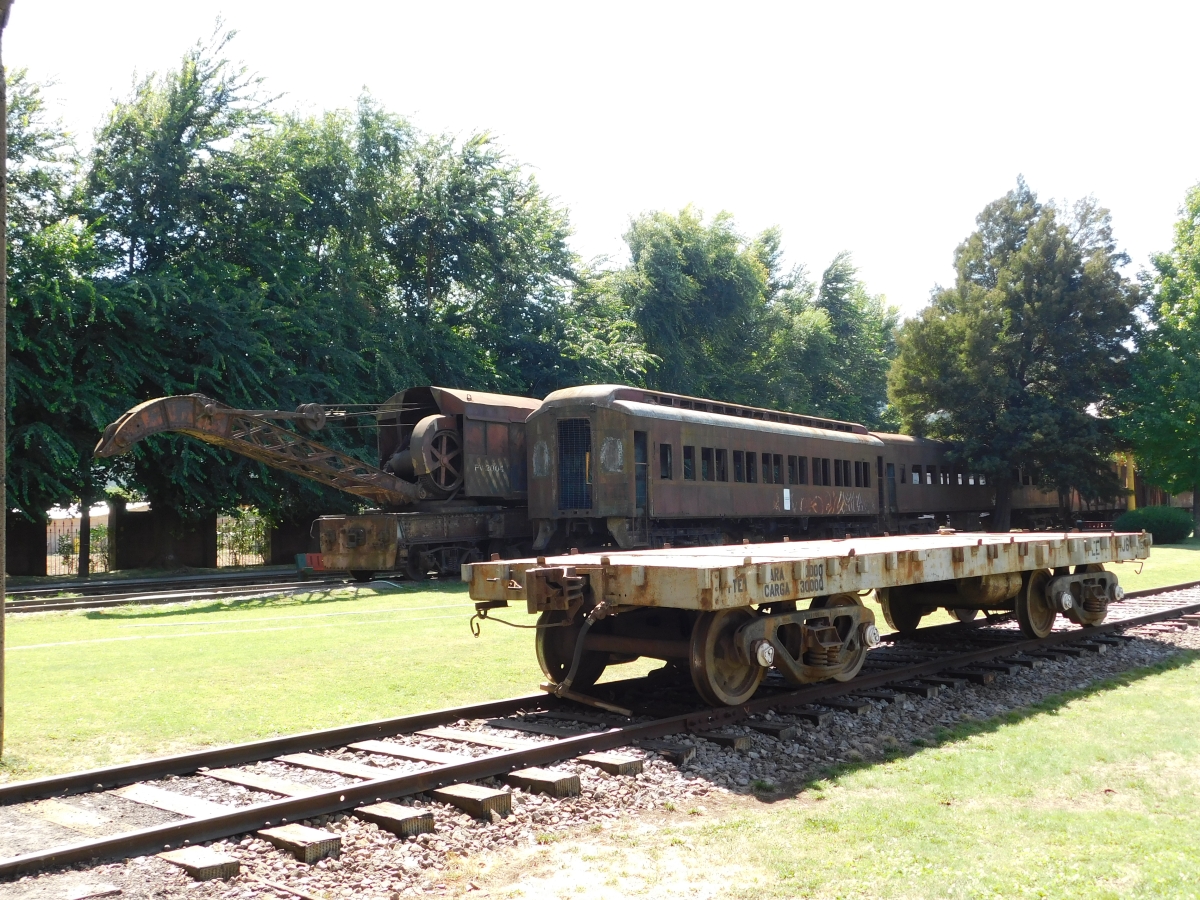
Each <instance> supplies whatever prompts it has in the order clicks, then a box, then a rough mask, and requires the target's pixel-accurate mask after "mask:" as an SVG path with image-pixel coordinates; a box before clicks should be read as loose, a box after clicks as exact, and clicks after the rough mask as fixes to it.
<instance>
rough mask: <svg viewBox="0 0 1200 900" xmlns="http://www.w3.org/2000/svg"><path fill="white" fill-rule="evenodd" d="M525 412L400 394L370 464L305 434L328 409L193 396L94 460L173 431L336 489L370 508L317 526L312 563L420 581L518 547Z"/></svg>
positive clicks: (382, 417)
mask: <svg viewBox="0 0 1200 900" xmlns="http://www.w3.org/2000/svg"><path fill="white" fill-rule="evenodd" d="M537 406H538V401H536V400H531V399H529V398H526V397H514V396H508V395H504V394H490V393H486V392H483V391H462V390H456V389H453V388H443V387H434V386H424V387H414V388H409V389H407V390H404V391H400V392H399V393H397V394H395V395H394V396H393V397H391V398H390V399H389V400H388V401H387V402H386V403H384V404H382V405H381V406H380V407H378V409H377V411H376V412H375V419H376V423H375V424H376V425H377V434H378V464H377V465H375V466H371V465H368V464H367V463H364V462H362V461H361V460H359V459H356V458H354V457H352V456H349V455H347V454H345V453H341V452H339V451H337V450H334V449H332V448H330V447H328V446H325V445H324V444H321V443H318V442H317V441H315V440H313V439H312V437H311V436H310V435H311V434H313V433H315V432H318V431H320V430H321V429H322V428H324V427H325V425H326V424H327V422H328V421H330V420H331V419H333V418H334V417H336V416H337V415H338V414H339V412H340V410H339V409H338V408H336V407H334V408H332V409H327V408H326V407H324V406H320V405H318V404H315V403H310V404H305V405H303V406H301V407H300V408H299V409H297V410H296V411H295V412H288V411H280V410H244V409H234V408H231V407H229V406H226V405H224V404H222V403H219V402H217V401H215V400H212V399H210V398H208V397H204V396H202V395H199V394H191V395H186V396H176V397H161V398H158V399H156V400H148V401H146V402H145V403H141V404H139V405H138V406H135V407H134V408H133V409H131V410H129V411H128V412H126V413H125V414H124V415H123V416H122V417H121V418H119V419H118V420H117V421H115V422H113V423H112V424H111V425H109V426H108V428H107V429H106V430H105V432H104V435H103V437H102V438H101V439H100V442H99V443H98V444H97V446H96V450H95V453H96V455H97V456H100V457H107V456H116V455H118V454H121V453H126V452H128V451H129V450H131V449H132V448H133V446H134V445H135V444H136V443H137V442H139V441H141V440H144V439H145V438H147V437H149V436H151V435H153V434H159V433H162V432H179V433H182V434H186V435H189V436H191V437H193V438H196V439H197V440H201V441H204V442H206V443H209V444H214V445H216V446H219V447H223V448H224V449H227V450H231V451H233V452H235V453H239V454H241V455H242V456H247V457H249V458H251V459H255V460H258V461H259V462H262V463H265V464H266V465H269V466H272V467H274V468H277V469H281V470H283V471H286V472H291V473H292V474H295V475H300V476H302V477H304V478H310V479H312V480H314V481H318V482H321V483H322V484H326V485H328V486H330V487H334V488H337V489H339V490H342V491H346V492H347V493H349V494H352V495H354V496H356V497H358V498H360V499H361V500H363V501H365V502H366V503H368V504H369V505H371V506H373V507H375V508H377V509H378V511H377V512H369V513H367V514H364V515H350V516H322V517H320V518H319V519H317V521H316V522H315V523H314V525H313V528H314V530H315V531H316V533H317V537H319V539H320V547H321V557H322V563H323V566H324V568H326V569H329V570H333V571H348V572H351V573H353V574H354V575H355V577H357V578H360V579H363V580H365V579H367V578H369V577H371V576H372V575H373V574H374V573H377V572H388V571H395V570H400V571H403V572H405V573H406V574H407V575H408V577H409V578H412V579H421V578H424V577H425V576H426V575H427V574H428V573H430V572H437V573H440V574H451V573H452V574H455V575H457V574H458V573H459V571H460V566H461V564H462V563H464V562H470V561H471V560H473V559H481V558H483V557H484V556H485V555H486V554H488V553H493V552H501V553H505V554H507V555H518V554H519V553H520V551H521V549H522V548H525V549H527V548H528V546H529V537H530V530H529V519H528V515H527V513H526V500H525V498H526V480H527V479H526V460H527V453H526V448H525V419H526V417H527V416H528V415H529V413H531V412H532V411H533V410H534V409H536V408H537ZM289 422H291V423H294V424H295V425H296V426H297V427H296V429H295V430H293V429H290V428H287V427H285V423H289Z"/></svg>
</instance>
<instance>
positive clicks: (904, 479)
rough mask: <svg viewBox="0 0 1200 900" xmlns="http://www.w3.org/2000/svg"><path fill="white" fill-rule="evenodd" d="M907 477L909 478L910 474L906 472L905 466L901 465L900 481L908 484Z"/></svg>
mask: <svg viewBox="0 0 1200 900" xmlns="http://www.w3.org/2000/svg"><path fill="white" fill-rule="evenodd" d="M907 478H908V476H907V475H906V474H905V472H904V466H901V467H900V483H901V484H908V481H907V480H906V479H907Z"/></svg>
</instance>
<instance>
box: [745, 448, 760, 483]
mask: <svg viewBox="0 0 1200 900" xmlns="http://www.w3.org/2000/svg"><path fill="white" fill-rule="evenodd" d="M756 481H758V454H757V453H751V452H750V451H749V450H747V451H746V483H747V484H754V483H755V482H756Z"/></svg>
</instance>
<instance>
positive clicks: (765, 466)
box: [762, 453, 771, 484]
mask: <svg viewBox="0 0 1200 900" xmlns="http://www.w3.org/2000/svg"><path fill="white" fill-rule="evenodd" d="M762 476H763V484H770V483H771V454H770V453H764V454H763V455H762Z"/></svg>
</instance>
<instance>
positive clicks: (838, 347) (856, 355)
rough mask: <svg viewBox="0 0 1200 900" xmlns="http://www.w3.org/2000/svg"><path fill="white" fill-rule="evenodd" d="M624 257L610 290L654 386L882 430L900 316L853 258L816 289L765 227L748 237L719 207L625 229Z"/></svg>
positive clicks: (834, 267)
mask: <svg viewBox="0 0 1200 900" xmlns="http://www.w3.org/2000/svg"><path fill="white" fill-rule="evenodd" d="M625 239H626V241H627V242H628V244H629V249H630V255H631V264H630V266H629V267H628V268H627V269H625V270H624V271H622V272H620V273H618V274H617V275H616V276H615V277H614V278H613V281H612V285H611V289H612V290H613V291H614V292H615V293H616V294H617V295H618V296H619V298H620V300H621V301H622V302H623V303H624V304H625V306H626V307H627V309H628V311H629V312H628V315H629V316H630V317H631V318H632V319H633V320H634V321H635V322H636V323H637V326H638V329H639V333H640V335H641V337H642V339H643V340H644V341H645V344H646V348H647V350H649V351H650V352H651V353H652V354H654V356H655V357H656V361H655V362H654V363H653V364H652V365H651V368H650V373H649V375H648V380H649V382H650V383H651V384H653V386H654V387H656V388H658V389H659V390H665V391H674V392H677V393H682V394H692V395H696V396H701V397H719V398H722V399H726V400H731V401H735V402H741V403H748V404H752V405H756V406H766V407H772V408H778V409H788V410H794V411H802V412H808V413H810V414H816V415H826V416H834V417H837V418H842V419H851V420H853V421H859V422H863V423H865V424H867V425H870V426H875V427H878V426H880V425H881V424H883V423H884V421H885V407H886V404H887V394H886V391H887V381H886V378H887V367H888V364H889V362H890V360H891V356H892V354H893V352H894V340H893V334H894V332H895V326H896V320H897V313H896V310H895V309H894V308H892V307H889V306H887V305H886V304H885V303H884V301H883V298H882V297H877V296H871V295H870V294H868V293H867V291H866V289H865V287H864V286H863V284H862V282H861V281H860V280H859V279H858V278H857V277H856V272H855V269H854V266H853V265H852V263H851V261H850V257H849V255H848V254H845V253H843V254H840V255H839V256H838V257H837V258H836V259H835V260H834V261H833V263H832V264H831V265H830V266H829V268H828V269H826V271H825V273H824V274H823V276H822V277H821V281H820V283H819V284H814V283H813V282H812V281H811V280H810V279H809V278H808V276H807V274H806V273H805V271H804V270H803V269H802V268H797V269H792V270H790V271H784V269H783V263H782V255H783V254H782V249H781V240H780V236H779V233H778V231H776V230H774V229H771V230H768V231H765V232H763V233H762V234H760V235H758V236H757V237H756V238H754V239H752V240H746V239H745V238H743V237H742V236H741V235H739V234H738V233H737V231H736V230H735V228H734V223H733V219H732V217H731V216H729V215H728V214H725V213H722V214H720V215H718V216H716V217H714V218H713V219H712V220H711V221H710V222H708V223H707V224H706V223H705V222H704V221H703V219H702V217H701V216H700V215H699V214H698V213H697V212H696V211H695V210H693V209H691V208H688V209H685V210H683V211H681V212H680V213H679V214H678V215H671V214H668V213H661V212H660V213H652V214H648V215H644V216H641V217H640V218H638V219H637V220H635V221H634V222H633V224H632V226H631V227H630V230H629V232H628V234H626V236H625Z"/></svg>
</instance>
